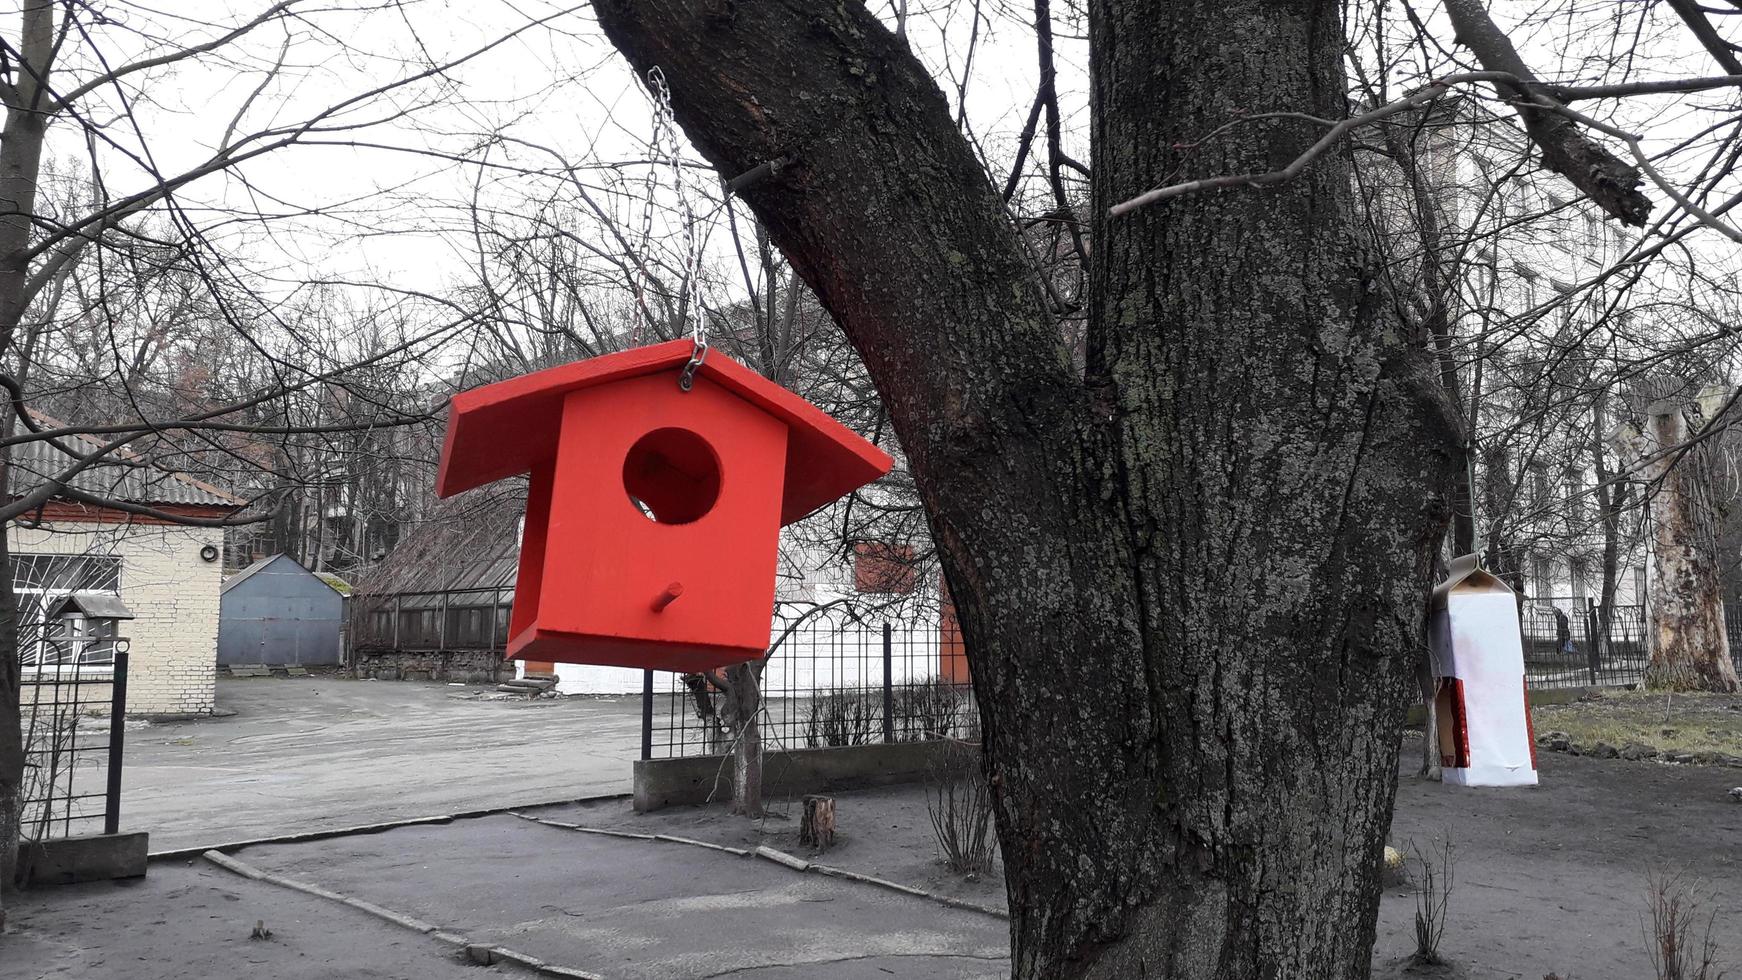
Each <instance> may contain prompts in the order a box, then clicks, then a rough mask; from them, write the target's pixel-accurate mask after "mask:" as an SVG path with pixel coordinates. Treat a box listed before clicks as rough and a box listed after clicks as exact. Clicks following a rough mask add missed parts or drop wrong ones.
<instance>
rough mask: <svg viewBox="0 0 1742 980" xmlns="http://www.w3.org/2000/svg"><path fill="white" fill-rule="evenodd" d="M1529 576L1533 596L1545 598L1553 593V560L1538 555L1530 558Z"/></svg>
mask: <svg viewBox="0 0 1742 980" xmlns="http://www.w3.org/2000/svg"><path fill="white" fill-rule="evenodd" d="M1530 578H1531V582H1530V584H1531V586H1532V590H1531V591H1532V593H1533V594H1534V598H1538V599H1546V598H1548V597H1549V596H1551V595H1553V594H1554V562H1551V561H1549V560H1548V559H1547V558H1543V557H1540V556H1538V557H1534V558H1532V559H1531V560H1530Z"/></svg>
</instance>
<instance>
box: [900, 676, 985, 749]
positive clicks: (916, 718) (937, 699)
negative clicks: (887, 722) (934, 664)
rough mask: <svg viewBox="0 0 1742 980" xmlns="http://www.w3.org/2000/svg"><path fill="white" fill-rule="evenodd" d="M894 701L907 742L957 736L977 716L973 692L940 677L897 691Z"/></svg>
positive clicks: (903, 735) (902, 734)
mask: <svg viewBox="0 0 1742 980" xmlns="http://www.w3.org/2000/svg"><path fill="white" fill-rule="evenodd" d="M894 701H895V717H896V718H898V719H900V723H901V740H902V741H904V742H925V741H930V740H932V739H937V738H954V737H958V736H960V735H962V734H963V731H962V729H963V728H964V727H966V726H967V724H968V719H969V717H970V716H972V715H974V713H975V712H974V702H973V697H972V695H971V693H970V692H969V691H968V690H967V689H966V688H964V687H961V686H960V685H956V684H951V683H950V682H948V681H946V680H944V679H943V678H941V677H933V678H929V679H927V680H925V681H923V682H921V683H918V684H911V685H908V686H905V687H898V688H896V689H895V693H894Z"/></svg>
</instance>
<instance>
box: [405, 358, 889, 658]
mask: <svg viewBox="0 0 1742 980" xmlns="http://www.w3.org/2000/svg"><path fill="white" fill-rule="evenodd" d="M690 349H691V348H690V344H689V342H688V341H674V342H672V343H668V344H661V345H658V346H655V347H649V348H640V349H637V350H632V351H624V352H623V353H620V354H612V355H608V356H606V357H600V358H594V359H592V360H588V361H580V362H577V363H575V364H569V365H565V366H563V367H560V368H553V369H551V370H548V371H541V372H538V373H536V374H531V375H526V376H524V377H520V378H514V379H511V380H509V381H504V382H501V383H500V384H495V385H490V386H488V387H485V388H480V389H477V390H474V391H470V392H466V393H464V394H461V395H457V396H455V397H454V400H453V403H452V405H451V406H450V410H449V419H448V432H447V438H446V441H445V443H444V445H443V447H442V462H441V469H440V472H439V474H438V477H437V484H436V485H437V492H438V493H440V494H441V495H442V496H450V495H452V494H455V493H459V492H461V491H464V490H468V489H471V488H473V487H476V486H481V485H483V484H485V483H489V482H491V481H493V480H498V479H502V478H504V477H507V476H513V475H516V474H518V473H523V472H530V473H531V483H530V492H529V494H528V499H527V513H526V531H525V536H524V538H523V540H522V544H521V553H520V572H519V578H518V580H517V583H516V586H515V593H514V613H513V617H512V622H511V623H510V628H509V634H510V638H509V642H508V656H509V657H511V658H520V659H526V660H538V661H546V662H561V663H585V664H603V665H612V666H624V667H640V668H651V669H655V670H679V671H686V672H687V671H698V670H706V669H711V668H714V667H721V666H725V665H727V664H733V663H742V662H744V661H746V660H753V659H756V658H759V657H761V656H762V655H763V653H764V652H765V651H766V648H767V646H768V640H769V625H770V615H771V613H772V610H773V605H774V576H775V559H776V549H777V546H778V543H779V529H780V526H781V524H783V523H788V522H790V521H792V520H796V519H797V518H799V517H803V516H804V515H805V514H808V513H810V512H811V511H812V510H815V509H816V508H817V507H820V506H822V505H823V504H826V503H828V502H829V501H830V500H833V499H835V498H836V497H839V496H841V495H843V494H845V493H848V492H850V491H852V490H853V489H855V488H857V487H859V486H862V485H864V484H865V483H868V482H870V481H871V480H874V479H876V478H877V477H878V476H880V475H882V474H884V473H887V472H888V471H889V467H890V465H891V461H890V459H889V456H888V454H886V453H884V452H883V451H882V450H880V449H877V448H876V447H875V446H872V445H871V444H870V443H868V442H866V441H865V440H864V439H861V438H860V437H859V436H857V435H855V434H854V433H853V432H852V431H850V430H848V429H847V428H846V427H844V426H842V425H840V424H839V423H837V422H835V421H834V420H833V419H830V418H829V417H828V416H827V415H825V414H824V413H823V412H822V411H821V410H819V409H817V408H816V407H815V406H814V405H811V404H809V403H807V402H805V401H804V400H803V399H800V398H799V397H798V396H797V395H794V394H792V393H791V392H789V391H786V390H785V389H783V388H780V387H779V386H777V385H774V384H772V383H770V382H768V381H767V380H765V379H763V378H761V377H760V376H758V375H756V374H754V373H752V372H750V371H749V370H748V369H746V368H744V367H743V366H742V365H739V364H737V363H735V362H733V361H732V360H730V359H729V358H727V357H725V356H724V355H722V354H719V353H718V352H710V353H709V354H708V358H707V360H706V362H704V364H703V367H702V370H701V371H699V372H698V373H697V377H696V381H695V384H694V386H693V388H692V389H691V390H690V391H689V392H684V391H681V390H679V388H678V385H677V374H678V370H679V369H680V368H681V367H682V366H683V364H684V362H686V361H687V360H688V359H689V354H690ZM795 486H796V489H795Z"/></svg>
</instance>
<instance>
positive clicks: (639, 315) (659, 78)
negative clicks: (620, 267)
mask: <svg viewBox="0 0 1742 980" xmlns="http://www.w3.org/2000/svg"><path fill="white" fill-rule="evenodd" d="M647 83H648V84H649V85H650V86H652V88H653V104H654V110H653V133H652V135H651V136H649V137H648V140H647V157H648V160H649V161H654V160H656V159H657V158H658V156H659V152H660V146H661V143H660V131H661V129H662V128H663V122H664V120H663V115H664V112H662V111H661V110H662V107H666V108H665V109H664V111H666V112H668V111H670V110H669V105H670V102H669V99H670V95H669V92H668V91H667V89H666V87H665V74H664V73H663V72H661V71H660V70H659V69H658V68H657V67H655V68H654V69H652V70H651V71H649V72H648V73H647ZM658 190H659V165H658V164H657V163H650V165H649V166H648V168H647V180H646V181H645V183H644V184H643V186H642V188H641V249H640V254H639V255H634V256H631V257H632V258H633V259H634V260H635V278H634V285H635V320H634V322H633V323H632V324H631V325H630V328H629V342H630V343H631V344H634V345H636V346H640V345H641V344H642V343H643V342H644V338H645V335H646V329H647V324H648V322H649V321H650V320H652V319H653V311H652V310H651V309H650V308H649V307H648V303H647V263H648V261H649V259H650V257H651V255H652V253H653V197H654V194H655V193H656V192H657V191H658Z"/></svg>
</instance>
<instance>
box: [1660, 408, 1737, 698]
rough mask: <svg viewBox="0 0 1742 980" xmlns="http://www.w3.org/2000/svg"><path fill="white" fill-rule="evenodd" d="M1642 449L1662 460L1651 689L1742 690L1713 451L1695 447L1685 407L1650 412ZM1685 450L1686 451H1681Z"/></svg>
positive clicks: (1700, 445)
mask: <svg viewBox="0 0 1742 980" xmlns="http://www.w3.org/2000/svg"><path fill="white" fill-rule="evenodd" d="M1646 413H1647V417H1646V422H1645V424H1646V432H1645V433H1644V435H1643V438H1642V439H1641V440H1640V442H1641V445H1640V447H1639V448H1640V449H1641V450H1643V451H1644V452H1647V453H1655V454H1656V457H1657V458H1656V459H1655V461H1654V462H1652V463H1651V464H1649V466H1648V467H1647V470H1646V475H1647V476H1648V478H1650V479H1654V480H1657V481H1659V482H1658V487H1657V492H1656V493H1655V494H1653V495H1652V496H1651V522H1652V556H1651V561H1652V573H1653V574H1652V580H1653V581H1654V582H1655V583H1656V585H1655V587H1654V589H1653V591H1652V595H1651V631H1652V634H1653V641H1654V642H1653V644H1652V649H1651V663H1650V665H1649V666H1647V667H1646V668H1645V686H1646V687H1648V688H1651V689H1653V690H1669V691H1736V690H1738V689H1739V688H1742V685H1738V682H1737V677H1736V665H1735V664H1733V663H1731V661H1730V642H1729V638H1728V636H1727V635H1726V634H1725V630H1724V584H1723V579H1722V576H1721V575H1720V568H1719V563H1718V553H1717V525H1718V521H1717V515H1716V513H1715V506H1716V505H1715V502H1714V501H1713V499H1712V477H1713V472H1712V466H1713V461H1712V458H1711V446H1710V445H1709V444H1708V443H1705V442H1700V443H1694V444H1691V445H1689V444H1688V439H1689V436H1690V434H1691V433H1690V431H1689V426H1688V423H1687V418H1686V416H1685V415H1684V408H1683V406H1682V405H1681V404H1679V403H1677V402H1674V401H1671V402H1660V403H1658V404H1656V405H1653V406H1652V407H1650V408H1648V409H1647V410H1646ZM1677 447H1685V449H1684V450H1681V451H1678V449H1677Z"/></svg>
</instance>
